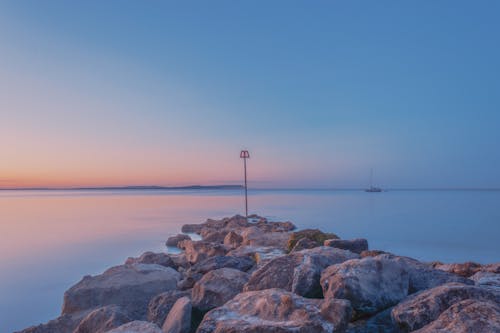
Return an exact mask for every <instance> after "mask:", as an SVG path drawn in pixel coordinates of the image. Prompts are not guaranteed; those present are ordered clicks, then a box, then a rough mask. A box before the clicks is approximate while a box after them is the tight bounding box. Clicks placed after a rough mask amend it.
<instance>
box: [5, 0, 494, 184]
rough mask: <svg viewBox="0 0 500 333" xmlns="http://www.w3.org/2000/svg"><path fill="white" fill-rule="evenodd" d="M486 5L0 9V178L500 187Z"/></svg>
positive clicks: (125, 4) (83, 4)
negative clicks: (245, 177)
mask: <svg viewBox="0 0 500 333" xmlns="http://www.w3.org/2000/svg"><path fill="white" fill-rule="evenodd" d="M499 10H500V3H499V2H498V1H476V2H470V1H405V2H401V1H344V2H341V1H315V2H310V1H189V2H187V1H186V2H181V1H147V2H145V1H80V2H74V1H72V2H68V1H50V0H48V1H34V0H33V1H30V0H26V1H2V2H0V188H2V187H3V188H5V187H32V186H55V187H71V186H114V185H165V186H169V185H190V184H235V183H236V184H238V183H241V180H242V161H241V160H240V159H239V151H240V150H241V149H248V150H249V151H250V154H251V158H250V160H249V161H248V173H249V179H250V186H252V187H263V188H264V187H328V188H330V187H364V186H367V184H368V183H369V175H370V169H371V168H373V170H374V182H375V183H376V184H377V185H380V186H383V187H388V188H389V187H391V188H397V187H500V149H499V142H500V130H499V128H500V126H499V125H500V110H499V109H500V108H499V107H500V93H499V92H500V75H499V73H500V43H498V36H499V34H500V21H499V20H498V13H499Z"/></svg>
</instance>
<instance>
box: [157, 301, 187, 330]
mask: <svg viewBox="0 0 500 333" xmlns="http://www.w3.org/2000/svg"><path fill="white" fill-rule="evenodd" d="M191 311H192V305H191V300H190V299H189V297H182V298H179V299H178V300H177V302H175V304H174V306H173V307H172V310H170V312H169V314H168V316H167V319H165V323H164V324H163V327H162V331H163V332H164V333H189V331H190V330H191Z"/></svg>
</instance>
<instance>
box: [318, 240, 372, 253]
mask: <svg viewBox="0 0 500 333" xmlns="http://www.w3.org/2000/svg"><path fill="white" fill-rule="evenodd" d="M324 245H325V246H331V247H335V248H337V249H342V250H349V251H351V252H354V253H358V254H360V253H361V252H363V251H368V241H367V240H366V239H364V238H357V239H351V240H347V239H327V240H325V243H324Z"/></svg>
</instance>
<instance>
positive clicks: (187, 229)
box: [181, 224, 203, 235]
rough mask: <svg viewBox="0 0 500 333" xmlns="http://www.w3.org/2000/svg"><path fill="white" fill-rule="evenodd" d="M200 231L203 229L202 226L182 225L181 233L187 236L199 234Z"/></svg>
mask: <svg viewBox="0 0 500 333" xmlns="http://www.w3.org/2000/svg"><path fill="white" fill-rule="evenodd" d="M201 229H203V225H202V224H184V225H183V226H182V228H181V231H182V232H184V233H188V234H198V235H199V234H200V232H201Z"/></svg>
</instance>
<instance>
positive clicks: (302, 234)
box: [286, 229, 339, 252]
mask: <svg viewBox="0 0 500 333" xmlns="http://www.w3.org/2000/svg"><path fill="white" fill-rule="evenodd" d="M302 238H307V239H309V240H310V241H313V242H315V243H316V244H317V246H322V245H323V243H324V242H325V240H327V239H338V238H339V237H338V236H337V235H335V234H333V233H324V232H323V231H321V230H319V229H305V230H300V231H296V232H292V233H291V234H290V237H289V239H288V240H287V245H286V248H287V250H288V251H289V252H290V251H291V250H292V249H293V248H294V247H295V244H296V243H297V242H298V241H299V240H300V239H302Z"/></svg>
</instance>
